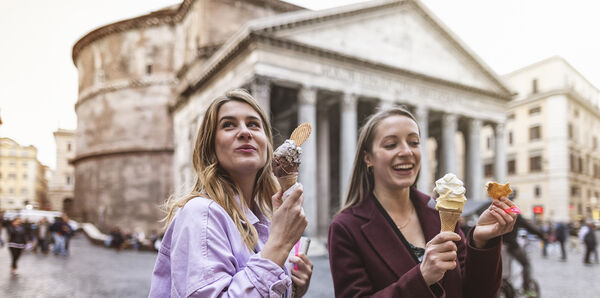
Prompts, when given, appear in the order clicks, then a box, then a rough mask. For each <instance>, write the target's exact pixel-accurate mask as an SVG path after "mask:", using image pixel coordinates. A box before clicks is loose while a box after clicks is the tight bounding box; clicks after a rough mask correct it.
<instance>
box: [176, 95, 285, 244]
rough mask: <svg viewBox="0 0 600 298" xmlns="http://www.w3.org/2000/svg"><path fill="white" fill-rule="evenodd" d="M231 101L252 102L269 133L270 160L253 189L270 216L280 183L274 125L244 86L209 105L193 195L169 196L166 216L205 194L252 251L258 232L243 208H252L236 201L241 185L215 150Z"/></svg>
mask: <svg viewBox="0 0 600 298" xmlns="http://www.w3.org/2000/svg"><path fill="white" fill-rule="evenodd" d="M229 101H239V102H242V103H246V104H248V105H250V106H251V107H252V108H253V109H254V110H255V111H256V112H257V113H258V114H259V115H260V118H261V121H262V123H263V129H264V132H265V135H266V136H267V161H266V163H265V165H264V166H263V168H262V169H260V170H259V171H258V173H257V175H256V182H255V184H254V189H253V190H252V198H253V199H255V203H256V207H258V209H259V210H260V211H261V212H262V213H263V214H265V215H266V216H270V215H271V212H272V205H271V196H273V195H274V194H275V192H277V188H278V184H277V182H276V180H275V176H273V170H272V168H271V161H272V159H273V135H272V132H271V124H270V123H269V121H268V120H267V117H266V114H265V112H264V110H263V109H262V108H261V107H260V106H259V105H258V103H257V102H256V100H255V99H254V98H253V97H252V96H251V95H250V94H249V93H248V92H247V91H245V90H243V89H234V90H231V91H228V92H226V93H225V95H224V96H219V97H217V98H215V99H214V100H213V102H212V103H211V104H210V105H209V106H208V108H207V110H206V112H205V114H204V118H203V119H202V124H201V125H200V128H199V129H198V134H197V136H196V144H195V145H194V153H193V156H192V163H193V166H194V170H195V171H196V174H197V176H198V178H197V179H196V182H195V183H194V187H193V189H192V191H191V192H190V194H188V195H187V196H184V197H182V198H179V199H175V198H172V197H171V198H169V200H167V202H166V203H165V209H166V210H167V216H166V217H165V218H164V221H165V222H166V226H168V225H169V224H170V223H171V221H172V220H173V217H174V216H175V212H176V210H177V209H178V208H181V207H183V206H184V205H185V204H186V203H187V202H188V201H189V200H191V199H193V198H194V197H198V196H202V197H207V198H208V199H210V200H213V201H215V202H217V203H218V204H219V205H220V206H221V207H223V209H225V211H226V212H227V213H228V214H229V216H231V219H232V220H233V222H234V223H235V226H236V228H237V229H238V231H239V232H240V235H242V239H243V240H244V243H245V244H246V246H247V247H248V249H249V250H253V249H254V247H255V246H256V243H257V242H258V233H257V231H256V229H255V228H254V226H253V225H251V224H246V225H244V224H243V222H245V223H248V222H249V221H248V218H247V217H246V213H245V212H244V211H243V210H246V208H250V207H251V206H246V205H247V204H246V201H245V200H244V199H242V198H240V200H239V203H240V205H241V206H239V205H238V204H237V202H236V199H235V196H236V194H241V191H240V189H239V187H238V186H237V185H236V184H235V183H234V182H233V180H232V178H231V176H230V175H229V174H228V173H227V171H225V170H224V169H223V168H222V167H221V165H220V164H219V160H218V159H217V154H216V151H215V135H216V131H217V126H218V120H219V119H218V113H219V109H220V108H221V106H223V104H225V103H227V102H229Z"/></svg>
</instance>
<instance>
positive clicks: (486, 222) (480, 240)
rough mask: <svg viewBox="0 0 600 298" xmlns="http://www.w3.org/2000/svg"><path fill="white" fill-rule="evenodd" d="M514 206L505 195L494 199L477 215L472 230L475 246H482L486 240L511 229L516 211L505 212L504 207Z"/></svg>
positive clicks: (515, 217)
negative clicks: (477, 218)
mask: <svg viewBox="0 0 600 298" xmlns="http://www.w3.org/2000/svg"><path fill="white" fill-rule="evenodd" d="M513 206H515V204H514V203H513V202H511V201H510V200H509V199H507V198H506V197H502V198H500V200H494V201H493V202H492V204H491V205H490V207H488V208H487V209H486V210H485V211H484V212H483V213H482V214H481V216H480V217H479V221H477V225H476V226H475V230H473V241H474V242H475V246H477V247H478V248H483V247H484V246H485V245H486V244H487V241H488V240H490V239H492V238H495V237H498V236H500V235H504V234H506V233H508V232H510V231H512V229H513V227H514V225H515V221H516V219H517V214H516V213H512V212H511V213H506V211H504V210H505V209H508V208H510V207H513Z"/></svg>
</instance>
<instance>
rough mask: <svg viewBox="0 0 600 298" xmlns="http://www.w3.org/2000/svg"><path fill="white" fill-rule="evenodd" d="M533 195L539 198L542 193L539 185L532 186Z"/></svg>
mask: <svg viewBox="0 0 600 298" xmlns="http://www.w3.org/2000/svg"><path fill="white" fill-rule="evenodd" d="M533 195H534V196H535V197H536V198H539V197H540V196H541V195H542V188H541V187H540V186H539V185H536V186H534V187H533Z"/></svg>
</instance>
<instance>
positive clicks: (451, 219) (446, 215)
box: [439, 208, 462, 232]
mask: <svg viewBox="0 0 600 298" xmlns="http://www.w3.org/2000/svg"><path fill="white" fill-rule="evenodd" d="M439 212H440V220H441V221H442V232H454V229H455V228H456V222H458V218H459V217H460V215H461V214H462V212H460V211H457V210H450V209H444V208H440V209H439Z"/></svg>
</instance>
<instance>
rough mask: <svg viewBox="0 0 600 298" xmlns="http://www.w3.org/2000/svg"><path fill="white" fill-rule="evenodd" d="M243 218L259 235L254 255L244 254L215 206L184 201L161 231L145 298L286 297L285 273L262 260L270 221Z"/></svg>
mask: <svg viewBox="0 0 600 298" xmlns="http://www.w3.org/2000/svg"><path fill="white" fill-rule="evenodd" d="M246 216H247V218H248V220H249V221H250V224H252V225H254V227H255V228H256V231H257V232H258V244H257V247H256V251H258V253H254V252H252V251H249V250H248V248H247V247H246V245H245V244H244V241H243V240H242V237H241V235H240V233H239V232H238V230H237V228H236V226H235V224H234V223H233V220H232V219H231V217H230V216H229V215H228V214H227V212H225V210H224V209H223V208H222V207H221V206H220V205H219V204H218V203H216V202H214V201H212V200H210V199H207V198H202V197H196V198H193V199H191V200H190V201H188V202H187V204H185V206H184V207H182V208H181V209H180V210H179V212H178V213H177V215H176V216H175V218H174V219H173V221H172V222H171V224H170V225H169V228H168V229H167V231H166V233H165V236H164V238H163V241H162V245H161V248H160V250H159V253H158V257H157V259H156V264H155V266H154V272H153V273H152V285H151V287H150V295H149V297H290V296H291V293H292V290H291V287H292V281H291V279H290V277H289V274H288V272H287V270H286V269H284V268H282V267H279V266H278V265H277V264H275V263H273V262H272V261H270V260H268V259H264V258H262V257H261V256H260V251H261V250H262V248H263V246H264V245H265V242H266V241H267V238H268V236H269V221H268V220H267V219H266V218H265V216H264V215H263V214H258V216H257V215H255V214H254V213H252V211H251V210H249V209H247V210H246Z"/></svg>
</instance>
